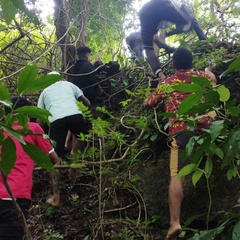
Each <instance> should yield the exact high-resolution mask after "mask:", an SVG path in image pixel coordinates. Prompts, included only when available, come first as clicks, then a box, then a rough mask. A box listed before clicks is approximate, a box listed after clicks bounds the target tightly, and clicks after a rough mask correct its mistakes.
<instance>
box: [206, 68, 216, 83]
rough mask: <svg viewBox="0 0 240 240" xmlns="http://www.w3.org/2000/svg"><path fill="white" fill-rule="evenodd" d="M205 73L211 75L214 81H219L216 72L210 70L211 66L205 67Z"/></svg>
mask: <svg viewBox="0 0 240 240" xmlns="http://www.w3.org/2000/svg"><path fill="white" fill-rule="evenodd" d="M205 73H206V74H207V75H208V76H209V77H210V79H211V80H212V81H213V82H214V83H217V79H216V76H215V74H214V73H212V72H211V71H210V69H209V68H205Z"/></svg>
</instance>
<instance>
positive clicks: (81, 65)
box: [71, 59, 98, 104]
mask: <svg viewBox="0 0 240 240" xmlns="http://www.w3.org/2000/svg"><path fill="white" fill-rule="evenodd" d="M94 70H95V68H94V66H93V65H92V64H91V63H90V62H89V61H87V60H85V59H79V60H78V61H77V62H76V63H75V65H74V66H73V70H72V71H71V73H72V74H86V73H90V74H87V75H83V76H72V77H71V82H72V83H73V84H75V85H76V86H78V87H79V88H80V89H81V90H82V91H83V93H84V95H85V97H86V98H88V99H89V101H90V102H91V103H92V104H93V103H94V102H95V101H96V96H97V92H98V85H97V82H98V81H97V77H96V76H95V74H94V73H91V72H93V71H94Z"/></svg>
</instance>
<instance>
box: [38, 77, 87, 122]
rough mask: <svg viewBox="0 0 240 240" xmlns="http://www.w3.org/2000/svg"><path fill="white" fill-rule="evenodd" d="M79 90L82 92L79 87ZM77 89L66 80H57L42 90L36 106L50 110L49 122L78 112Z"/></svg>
mask: <svg viewBox="0 0 240 240" xmlns="http://www.w3.org/2000/svg"><path fill="white" fill-rule="evenodd" d="M79 91H80V93H82V91H81V90H80V89H79ZM79 91H77V89H76V86H75V85H74V84H72V83H70V82H68V81H58V82H56V83H54V84H52V85H50V86H49V87H47V88H46V89H44V90H43V92H42V93H41V95H40V97H39V100H38V107H40V108H45V109H47V110H48V111H49V112H51V114H52V116H51V117H49V120H50V122H53V121H55V120H56V119H60V118H64V117H66V116H70V115H73V114H78V113H80V111H79V109H78V107H77V105H76V101H77V99H78V98H79ZM82 95H83V93H82Z"/></svg>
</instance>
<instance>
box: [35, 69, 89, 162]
mask: <svg viewBox="0 0 240 240" xmlns="http://www.w3.org/2000/svg"><path fill="white" fill-rule="evenodd" d="M50 74H59V73H58V72H51V73H50ZM63 80H64V79H63ZM77 101H82V102H83V103H84V104H85V105H86V106H90V105H91V103H90V101H89V100H88V99H87V98H86V97H85V96H84V95H83V92H82V90H81V89H80V88H78V87H77V86H76V85H74V84H73V83H71V82H68V81H58V82H56V83H54V84H52V85H50V86H49V87H47V88H45V89H44V90H43V91H42V93H41V94H40V96H39V99H38V105H37V106H38V107H39V108H42V109H46V110H48V111H49V112H50V113H51V114H52V116H50V117H49V121H50V133H49V136H50V138H51V139H52V140H54V141H55V142H56V148H55V149H56V152H57V154H58V156H59V157H63V155H64V154H65V150H64V147H65V141H66V136H67V133H68V131H70V132H71V133H72V134H74V135H75V137H76V138H77V137H78V136H79V134H80V133H84V134H87V133H88V126H87V125H86V122H85V120H84V118H83V116H82V113H81V111H80V110H79V109H78V107H77V105H76V102H77ZM80 146H81V142H80V141H78V140H77V141H74V145H73V146H72V152H71V154H73V153H76V152H77V150H78V149H79V148H80Z"/></svg>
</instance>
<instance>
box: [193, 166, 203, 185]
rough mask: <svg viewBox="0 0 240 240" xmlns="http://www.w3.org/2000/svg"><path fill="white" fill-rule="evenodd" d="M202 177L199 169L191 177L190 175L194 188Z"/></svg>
mask: <svg viewBox="0 0 240 240" xmlns="http://www.w3.org/2000/svg"><path fill="white" fill-rule="evenodd" d="M202 175H203V171H202V170H200V169H197V170H196V171H195V172H194V173H193V175H192V183H193V185H194V186H196V184H197V182H198V181H199V179H200V178H201V177H202Z"/></svg>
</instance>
